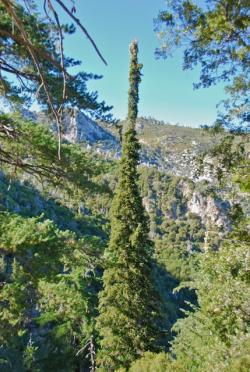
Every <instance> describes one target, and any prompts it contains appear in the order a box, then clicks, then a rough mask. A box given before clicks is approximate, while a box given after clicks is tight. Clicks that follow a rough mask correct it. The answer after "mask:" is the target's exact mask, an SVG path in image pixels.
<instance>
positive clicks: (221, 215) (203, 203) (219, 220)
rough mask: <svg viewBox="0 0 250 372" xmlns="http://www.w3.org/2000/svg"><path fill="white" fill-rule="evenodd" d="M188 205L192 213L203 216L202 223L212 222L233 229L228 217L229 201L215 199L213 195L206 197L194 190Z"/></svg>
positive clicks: (213, 224)
mask: <svg viewBox="0 0 250 372" xmlns="http://www.w3.org/2000/svg"><path fill="white" fill-rule="evenodd" d="M187 206H188V210H189V211H190V212H191V213H195V214H197V215H198V216H199V217H200V218H201V221H202V223H204V224H207V223H210V224H211V225H212V226H219V227H222V228H223V229H226V230H231V221H230V219H229V218H228V212H229V210H230V203H229V202H223V201H222V200H220V199H213V198H212V197H211V196H208V197H206V198H205V197H204V196H203V195H202V194H200V193H199V192H197V191H194V193H193V195H192V197H191V199H190V200H189V201H188V204H187Z"/></svg>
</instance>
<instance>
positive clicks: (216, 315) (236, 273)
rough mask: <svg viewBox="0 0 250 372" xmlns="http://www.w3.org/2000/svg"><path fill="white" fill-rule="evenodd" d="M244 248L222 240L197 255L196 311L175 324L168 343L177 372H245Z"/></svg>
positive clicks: (246, 288)
mask: <svg viewBox="0 0 250 372" xmlns="http://www.w3.org/2000/svg"><path fill="white" fill-rule="evenodd" d="M249 252H250V250H249V244H248V243H246V242H243V241H235V243H232V242H231V241H225V242H224V244H222V245H221V247H220V249H219V251H218V252H212V251H209V250H208V251H207V252H206V253H204V254H203V255H202V258H201V263H200V268H199V271H198V273H197V278H196V280H195V281H194V283H193V284H192V287H194V288H196V289H197V295H198V303H199V308H197V309H195V312H194V313H189V314H188V317H187V318H185V319H182V320H179V321H178V322H177V324H176V325H175V326H174V330H175V331H178V332H179V333H178V334H177V336H176V337H175V339H174V341H173V343H172V345H173V346H172V352H173V355H175V356H176V357H177V361H180V363H181V364H183V369H182V370H183V371H184V370H185V371H204V372H205V371H222V370H223V371H232V370H234V371H247V370H248V369H249V366H250V364H249V363H250V360H249V356H248V351H247V350H248V349H249V345H250V344H249V314H248V309H249V295H250V292H249V288H250V287H249V281H250V277H249Z"/></svg>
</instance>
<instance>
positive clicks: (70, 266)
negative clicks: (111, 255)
mask: <svg viewBox="0 0 250 372" xmlns="http://www.w3.org/2000/svg"><path fill="white" fill-rule="evenodd" d="M0 219H1V231H0V246H1V258H2V257H5V261H6V266H7V270H6V272H5V278H4V279H5V282H4V285H3V288H2V290H1V291H0V303H1V308H0V313H1V335H0V337H1V345H3V346H2V348H1V351H0V352H1V358H2V359H3V360H5V361H6V360H7V361H8V360H10V363H11V364H13V366H15V368H17V370H18V368H19V367H18V365H19V364H22V358H24V359H23V363H24V365H26V366H27V371H28V370H30V369H32V370H38V371H40V370H42V371H46V370H48V369H49V368H50V367H51V368H52V365H53V369H54V370H62V371H73V370H74V366H80V365H84V364H85V358H84V356H85V355H84V354H83V355H81V356H80V357H76V356H75V354H76V352H77V350H78V348H79V349H80V348H81V347H83V346H84V343H85V341H86V340H87V339H88V338H89V337H90V334H91V333H92V329H93V325H92V322H93V320H92V319H93V316H94V313H95V308H96V304H97V297H96V292H95V291H94V289H93V288H94V287H93V286H94V284H95V283H96V279H95V267H96V264H97V259H98V256H99V253H98V251H97V249H96V246H98V245H99V246H101V245H100V241H99V239H97V238H94V237H86V238H85V239H79V240H77V239H76V237H75V235H74V234H73V233H70V232H69V231H65V232H63V231H60V230H58V229H57V227H56V226H54V225H53V224H52V223H51V221H48V220H45V221H43V222H42V221H41V217H39V218H22V217H21V216H18V215H14V214H8V213H5V214H2V215H0ZM94 248H95V249H94ZM95 285H96V284H95ZM33 334H34V335H35V336H33V337H32V341H28V336H30V335H33ZM30 340H31V336H30ZM25 345H26V346H25ZM31 366H32V368H31ZM13 368H14V367H13ZM13 370H15V369H13ZM20 370H22V369H20ZM23 370H24V371H26V369H23Z"/></svg>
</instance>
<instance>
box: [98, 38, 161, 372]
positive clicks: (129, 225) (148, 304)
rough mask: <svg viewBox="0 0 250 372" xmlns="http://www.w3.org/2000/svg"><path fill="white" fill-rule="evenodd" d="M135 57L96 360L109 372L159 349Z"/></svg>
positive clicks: (134, 52)
mask: <svg viewBox="0 0 250 372" xmlns="http://www.w3.org/2000/svg"><path fill="white" fill-rule="evenodd" d="M137 53H138V42H137V40H136V41H133V42H132V44H131V45H130V54H131V61H130V72H129V83H130V89H129V99H128V127H127V130H126V132H125V134H124V138H123V146H122V158H121V162H120V173H119V180H118V185H117V190H116V195H115V198H114V201H113V206H112V223H111V238H110V244H109V247H108V250H107V257H108V265H107V268H106V270H105V272H104V275H103V282H104V290H103V291H102V292H101V293H100V305H99V311H100V315H99V317H98V319H97V329H98V330H99V333H100V336H101V337H102V341H101V347H102V348H101V350H100V351H99V352H98V361H99V364H100V365H102V366H103V367H104V369H105V370H113V369H117V368H119V367H125V368H127V367H129V365H130V363H131V362H132V361H134V360H135V359H136V358H138V357H139V356H141V355H143V353H144V352H145V351H147V350H150V351H156V350H157V346H156V342H157V338H158V336H159V328H158V326H157V323H156V319H157V317H158V314H159V312H160V308H161V301H160V297H159V294H158V292H157V290H156V288H155V286H154V278H153V264H152V259H151V255H152V242H151V240H150V239H149V226H148V216H147V214H146V211H145V209H144V207H143V204H142V198H141V196H140V194H139V189H138V185H137V181H138V172H137V166H138V164H139V149H140V145H139V142H138V140H137V138H136V131H135V122H136V118H137V113H138V102H139V94H138V87H139V83H140V82H141V73H140V71H141V68H142V64H138V59H137Z"/></svg>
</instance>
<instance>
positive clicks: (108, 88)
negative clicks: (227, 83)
mask: <svg viewBox="0 0 250 372" xmlns="http://www.w3.org/2000/svg"><path fill="white" fill-rule="evenodd" d="M69 5H70V2H69ZM75 5H76V11H77V12H76V16H77V18H79V19H80V20H81V21H82V24H83V25H84V27H85V28H86V29H87V31H88V32H89V34H90V35H91V37H92V38H93V39H94V41H95V42H96V44H97V46H98V48H99V50H100V52H101V53H102V55H103V56H104V58H105V60H106V61H107V63H108V66H105V65H104V64H103V62H102V61H101V59H100V58H99V57H98V55H97V54H96V52H95V50H94V48H93V47H92V45H91V43H90V42H89V40H87V39H86V37H85V36H84V34H83V33H82V32H81V31H80V30H78V31H77V33H76V34H75V35H73V36H70V37H69V38H68V39H66V40H65V54H66V55H72V56H73V57H74V58H76V59H79V60H81V61H82V66H81V69H82V70H83V71H86V72H93V73H96V74H100V75H103V79H102V80H98V81H94V82H90V83H89V84H88V87H89V90H91V91H92V90H97V91H98V93H99V98H100V100H105V101H106V103H107V104H109V105H113V106H114V109H113V114H114V116H115V117H116V118H118V119H124V118H125V117H126V114H127V91H128V71H129V58H130V56H129V52H128V49H129V44H130V43H131V41H132V40H133V39H135V38H137V39H138V41H139V56H138V57H139V62H141V63H143V70H142V73H143V77H142V83H141V85H140V103H139V115H140V116H152V117H155V118H156V119H158V120H163V121H165V122H170V123H174V124H175V123H180V124H181V125H188V126H194V127H198V126H199V125H200V124H212V123H213V122H214V121H215V119H216V112H217V108H216V104H217V103H218V102H219V101H220V100H222V99H223V98H225V96H224V93H223V86H222V85H220V86H216V87H211V88H209V89H200V90H196V91H194V90H193V86H192V84H193V83H194V82H198V78H199V68H197V69H195V70H193V71H183V70H182V53H181V51H177V52H176V53H175V54H174V57H173V58H169V59H167V60H155V57H154V51H155V48H156V47H157V46H159V41H158V40H157V37H156V33H155V32H154V30H153V29H154V26H153V18H155V17H157V14H158V12H159V10H164V9H166V4H165V1H164V0H126V1H117V0H105V1H103V0H75ZM60 13H61V12H60ZM66 20H68V18H67V17H65V21H66Z"/></svg>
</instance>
